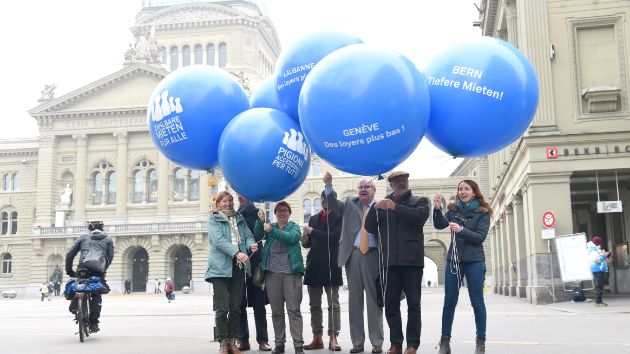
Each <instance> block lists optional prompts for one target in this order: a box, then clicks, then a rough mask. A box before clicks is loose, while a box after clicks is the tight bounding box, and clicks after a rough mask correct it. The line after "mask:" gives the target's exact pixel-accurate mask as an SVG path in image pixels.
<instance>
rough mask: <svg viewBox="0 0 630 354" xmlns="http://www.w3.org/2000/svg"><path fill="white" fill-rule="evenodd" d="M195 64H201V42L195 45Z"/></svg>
mask: <svg viewBox="0 0 630 354" xmlns="http://www.w3.org/2000/svg"><path fill="white" fill-rule="evenodd" d="M195 64H203V47H202V46H201V44H197V45H196V46H195Z"/></svg>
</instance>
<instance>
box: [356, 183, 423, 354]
mask: <svg viewBox="0 0 630 354" xmlns="http://www.w3.org/2000/svg"><path fill="white" fill-rule="evenodd" d="M387 181H388V182H389V184H390V186H391V188H392V190H393V192H392V193H391V194H389V195H387V196H386V197H385V199H383V200H381V201H379V202H378V203H375V204H374V205H373V206H372V207H371V208H370V211H369V213H368V214H367V217H366V218H365V229H366V230H367V231H368V232H370V233H373V234H375V235H377V236H378V238H379V241H380V244H381V250H382V265H383V276H382V277H383V282H382V284H383V292H384V296H383V297H384V299H385V318H386V319H387V324H388V325H389V333H390V335H389V337H390V342H391V348H390V349H389V351H388V352H387V353H388V354H402V353H403V351H402V343H403V340H404V335H403V330H402V318H401V313H400V302H401V301H400V299H401V295H402V292H403V291H404V292H405V295H406V297H407V331H406V333H407V348H406V349H405V351H404V354H415V353H416V352H417V350H418V347H419V346H420V330H421V327H422V322H421V319H420V296H421V292H420V286H421V280H422V273H423V269H424V234H423V231H422V228H423V227H424V224H425V222H426V221H427V219H428V218H429V210H430V208H429V204H430V202H429V199H428V198H425V197H418V196H414V195H412V194H411V190H409V173H407V172H403V171H395V172H392V173H391V174H390V175H389V176H388V177H387Z"/></svg>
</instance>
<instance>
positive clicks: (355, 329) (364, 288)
mask: <svg viewBox="0 0 630 354" xmlns="http://www.w3.org/2000/svg"><path fill="white" fill-rule="evenodd" d="M323 179H324V185H325V186H326V189H325V193H326V200H327V202H328V207H329V209H330V210H332V211H333V212H335V213H337V214H338V215H341V216H342V224H341V239H340V240H339V257H338V264H339V267H343V266H344V265H345V266H346V275H347V277H348V291H349V300H348V307H349V309H348V314H349V317H350V324H351V325H350V326H349V327H350V338H351V340H352V349H350V353H360V352H363V343H364V342H365V329H364V327H363V310H364V306H363V299H364V293H365V298H366V299H367V312H368V313H367V317H368V331H369V338H370V342H371V343H372V353H382V352H383V349H382V348H383V308H382V307H381V306H382V305H379V301H378V300H377V299H378V297H379V295H380V294H379V293H378V291H380V290H377V287H376V281H377V279H378V278H379V273H378V272H379V264H378V243H377V239H376V237H375V236H374V235H373V234H370V233H368V232H367V230H365V227H364V226H363V225H364V220H365V217H366V216H367V212H368V211H369V210H370V207H371V206H372V205H374V203H375V202H376V201H375V200H374V194H375V193H376V187H375V186H374V183H372V180H370V179H369V178H367V177H363V178H361V179H360V180H359V185H358V192H359V196H358V197H347V198H346V199H345V200H344V201H340V200H338V199H337V196H336V193H333V192H334V191H333V186H332V175H331V174H330V173H329V172H326V173H325V174H324V178H323ZM381 302H382V300H381Z"/></svg>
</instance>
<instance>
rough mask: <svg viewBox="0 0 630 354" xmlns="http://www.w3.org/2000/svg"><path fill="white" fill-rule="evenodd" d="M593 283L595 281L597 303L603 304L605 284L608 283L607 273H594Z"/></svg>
mask: <svg viewBox="0 0 630 354" xmlns="http://www.w3.org/2000/svg"><path fill="white" fill-rule="evenodd" d="M593 283H595V303H596V304H601V303H602V302H603V301H602V294H603V293H604V285H606V273H605V272H596V273H593Z"/></svg>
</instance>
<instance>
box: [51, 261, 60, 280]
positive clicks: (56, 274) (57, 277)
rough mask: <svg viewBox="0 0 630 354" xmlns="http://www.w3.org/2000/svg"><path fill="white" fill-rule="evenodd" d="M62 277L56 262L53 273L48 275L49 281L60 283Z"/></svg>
mask: <svg viewBox="0 0 630 354" xmlns="http://www.w3.org/2000/svg"><path fill="white" fill-rule="evenodd" d="M61 278H62V274H61V268H59V264H57V265H56V266H55V270H54V271H53V274H52V275H51V276H50V281H51V282H53V283H57V282H59V283H61V280H62V279H61Z"/></svg>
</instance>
